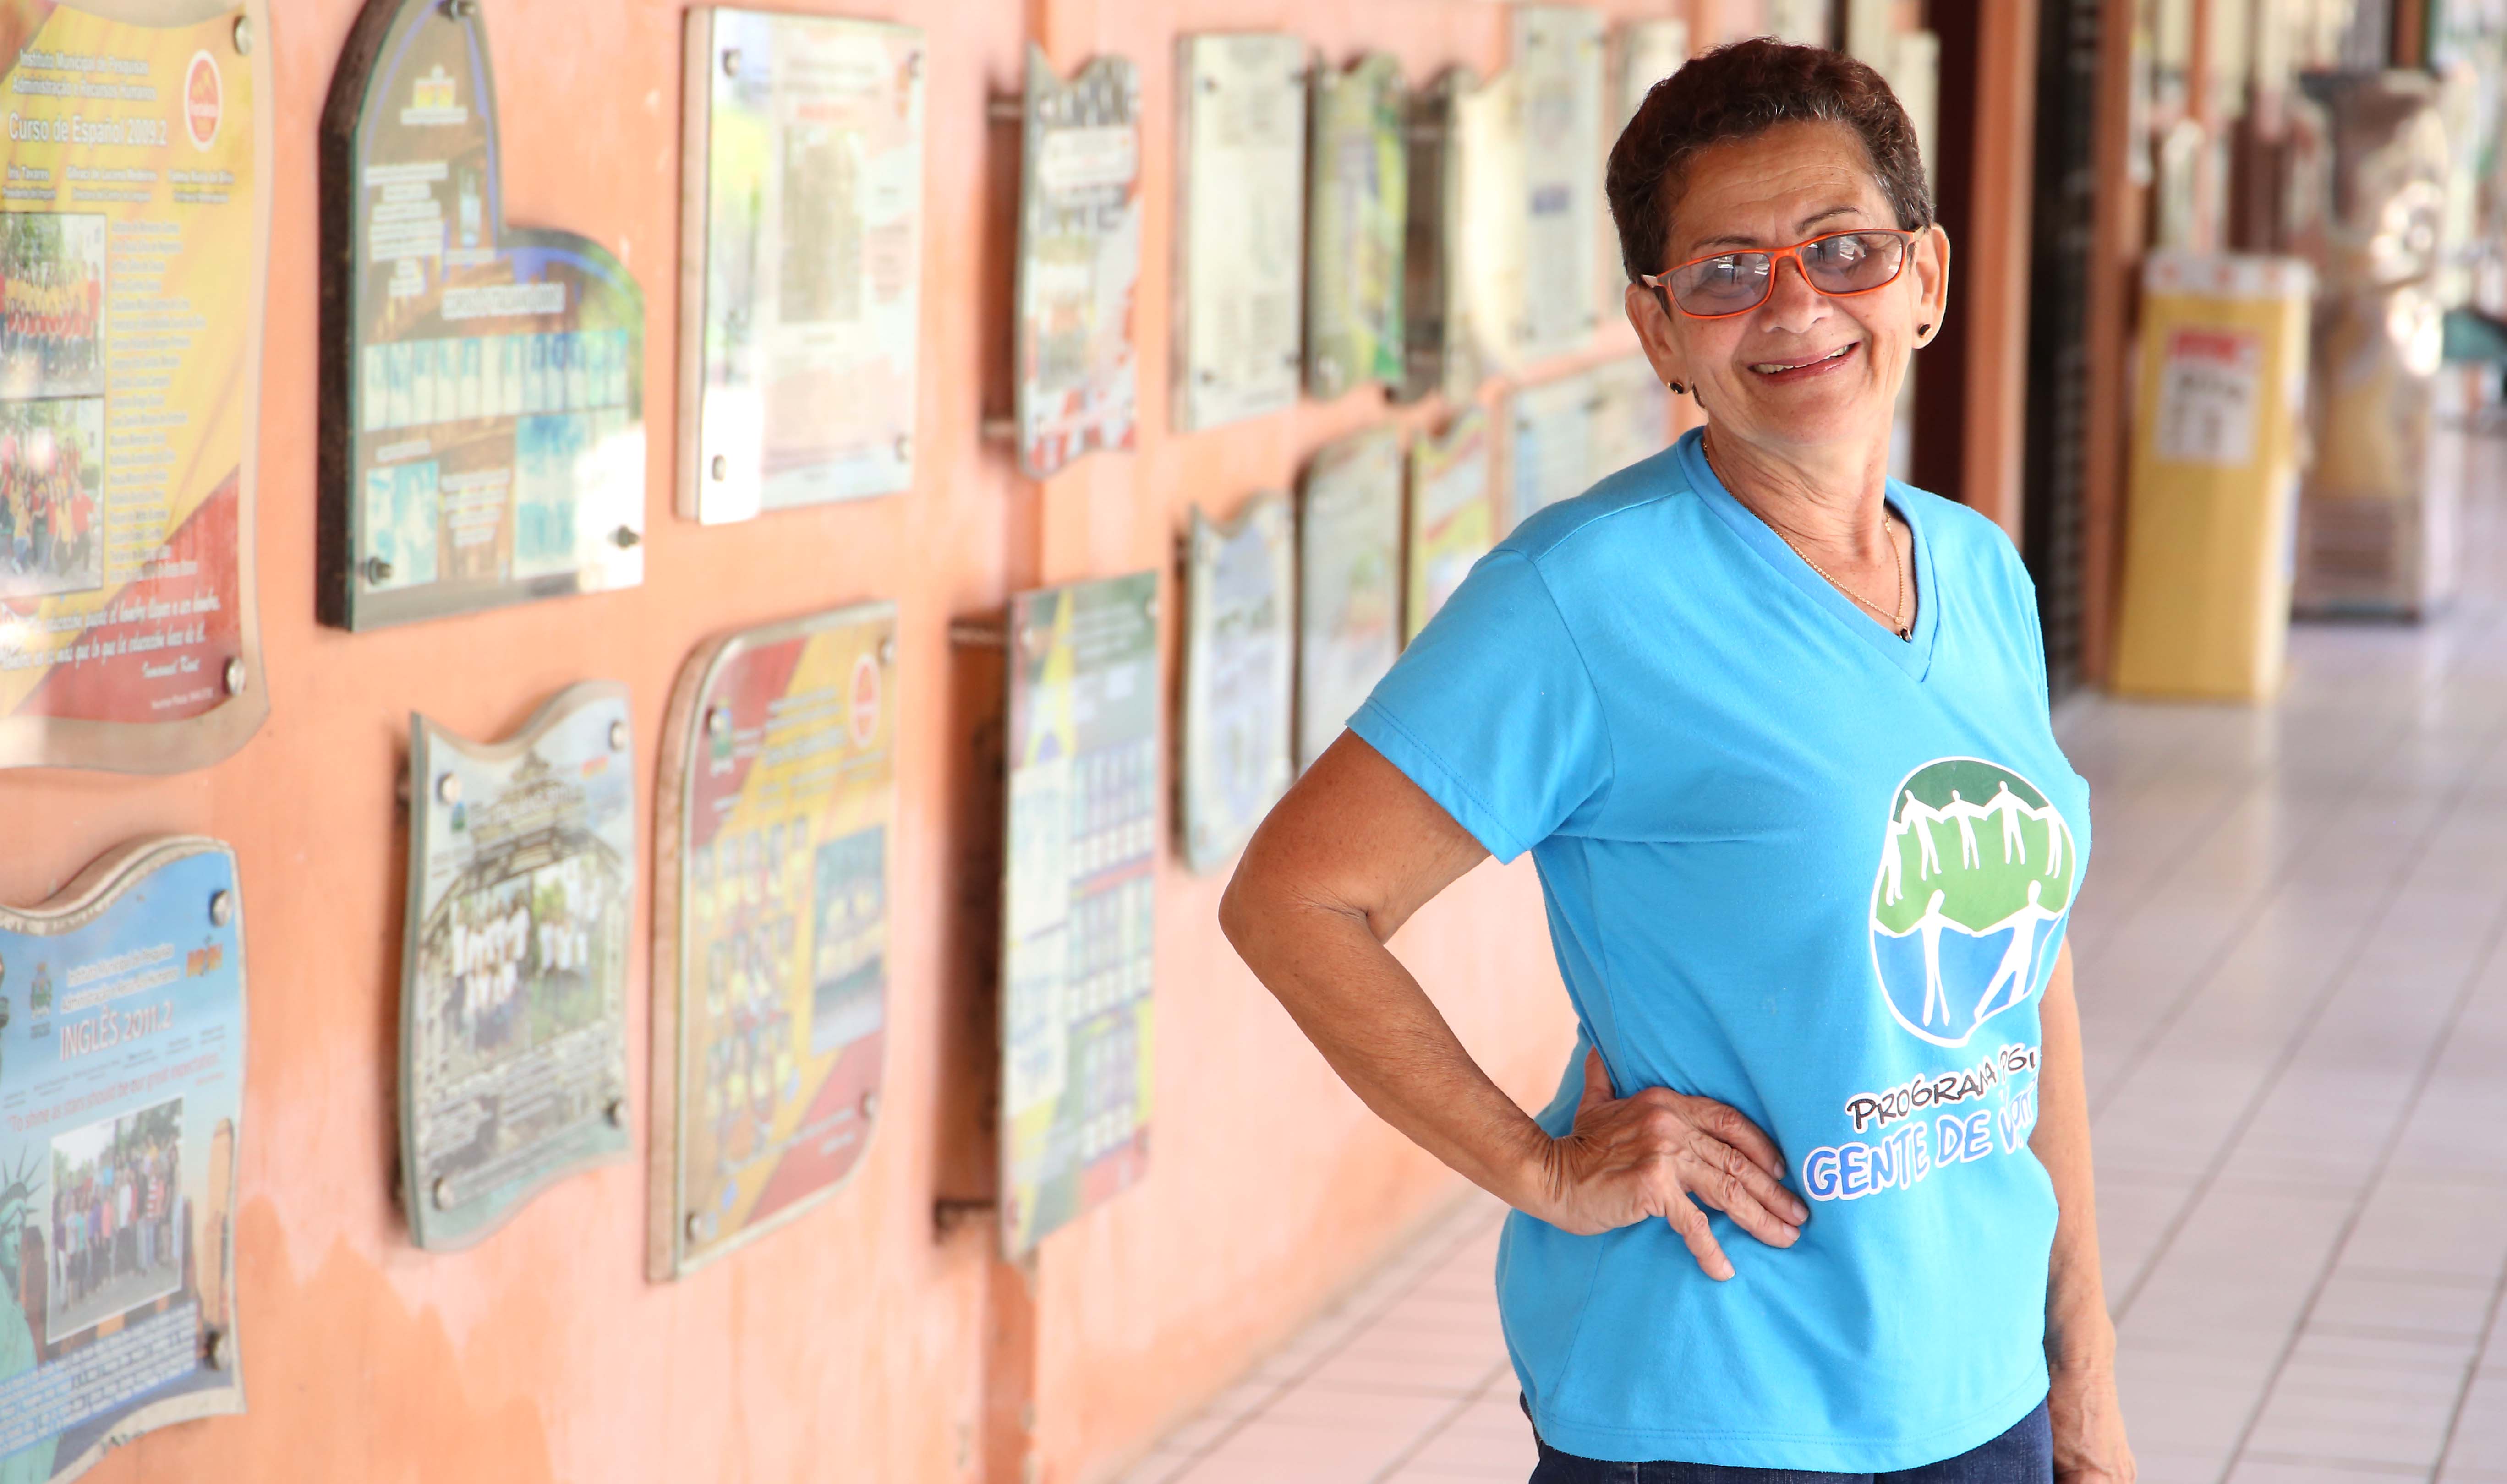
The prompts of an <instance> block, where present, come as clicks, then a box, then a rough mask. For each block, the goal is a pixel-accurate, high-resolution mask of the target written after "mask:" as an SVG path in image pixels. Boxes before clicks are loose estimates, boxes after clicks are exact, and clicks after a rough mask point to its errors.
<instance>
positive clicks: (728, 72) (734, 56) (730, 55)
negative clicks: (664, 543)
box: [714, 47, 740, 479]
mask: <svg viewBox="0 0 2507 1484" xmlns="http://www.w3.org/2000/svg"><path fill="white" fill-rule="evenodd" d="M722 75H723V76H725V77H738V76H740V49H739V48H738V47H725V48H723V49H722ZM721 477H722V476H721V475H719V474H717V475H715V476H714V478H716V479H720V478H721Z"/></svg>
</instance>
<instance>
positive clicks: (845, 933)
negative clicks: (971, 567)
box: [653, 603, 896, 1278]
mask: <svg viewBox="0 0 2507 1484" xmlns="http://www.w3.org/2000/svg"><path fill="white" fill-rule="evenodd" d="M895 633H896V610H895V607H894V605H893V604H889V603H877V604H867V605H863V606H860V607H854V608H846V609H840V610H837V611H835V612H832V613H824V614H818V615H815V616H813V617H810V618H806V619H800V620H796V621H793V622H790V623H784V624H777V625H773V626H770V627H768V628H764V629H757V630H750V631H748V632H746V633H740V634H735V635H733V636H732V637H731V638H729V639H727V640H723V641H721V642H719V643H718V644H716V645H714V646H711V647H710V648H709V650H708V651H705V652H701V653H700V654H699V655H698V657H697V659H696V660H695V661H694V662H692V663H691V664H690V666H689V667H688V670H687V671H686V672H685V675H684V677H683V679H682V681H681V694H680V697H679V704H678V705H677V706H674V707H673V717H674V725H673V731H674V732H675V733H676V734H677V737H676V742H677V743H678V745H679V747H680V748H681V751H680V753H679V754H678V758H677V763H678V767H679V771H680V778H679V782H678V787H677V795H676V796H677V799H678V819H677V826H678V834H677V848H676V851H675V854H676V856H677V869H676V871H675V873H674V875H675V878H676V879H675V882H673V883H670V884H668V885H669V886H671V887H675V891H676V902H675V911H672V903H671V902H669V901H668V900H667V899H666V900H665V902H664V903H663V904H662V910H661V911H660V912H659V913H657V919H658V920H659V921H660V922H661V923H663V931H664V932H665V933H666V934H673V935H674V936H675V955H672V953H670V952H665V953H662V954H658V955H656V961H657V962H660V963H663V964H670V963H672V961H673V959H675V963H676V967H677V985H678V989H677V995H676V1002H675V1005H668V1004H666V1005H665V1006H663V1007H662V1015H663V1025H662V1028H661V1029H660V1030H657V1032H656V1033H657V1038H658V1039H659V1040H660V1043H661V1044H662V1045H663V1046H664V1047H666V1048H667V1047H669V1046H670V1045H671V1037H670V1033H669V1032H670V1030H671V1028H672V1027H675V1031H676V1036H675V1039H676V1051H675V1055H674V1056H673V1057H672V1063H674V1066H673V1067H672V1071H671V1072H670V1073H668V1075H669V1076H670V1077H671V1079H672V1080H671V1086H672V1091H673V1093H674V1096H670V1097H658V1096H657V1098H656V1100H655V1101H656V1103H657V1104H658V1105H660V1106H661V1107H663V1108H664V1110H665V1112H664V1116H665V1117H666V1118H667V1119H670V1120H672V1123H674V1125H675V1126H674V1127H671V1128H667V1129H666V1130H665V1131H664V1132H663V1134H662V1136H661V1137H658V1138H656V1139H655V1140H654V1158H655V1161H656V1164H657V1166H660V1167H661V1168H660V1169H659V1170H658V1171H657V1174H659V1175H660V1176H662V1177H659V1178H656V1179H655V1180H654V1182H653V1190H654V1198H655V1200H656V1202H657V1203H661V1202H668V1203H670V1206H669V1209H668V1211H667V1213H663V1212H657V1231H656V1237H657V1240H656V1242H655V1244H654V1250H653V1267H654V1271H655V1275H656V1276H657V1277H663V1278H668V1277H672V1276H675V1275H677V1274H679V1273H682V1272H685V1271H686V1270H687V1269H688V1268H690V1267H693V1266H695V1265H696V1264H698V1263H701V1262H703V1261H705V1260H707V1259H708V1258H710V1257H712V1256H714V1255H715V1254H716V1253H718V1252H721V1251H723V1250H725V1249H729V1248H731V1247H734V1246H736V1245H738V1244H739V1243H741V1242H743V1241H745V1240H746V1239H747V1238H749V1237H752V1236H755V1235H756V1234H757V1233H759V1232H761V1231H763V1230H765V1229H766V1228H768V1227H770V1226H773V1225H775V1224H777V1223H778V1222H780V1221H781V1220H782V1219H783V1218H785V1217H787V1216H789V1215H791V1214H792V1213H795V1212H797V1211H799V1210H800V1209H801V1208H803V1207H804V1206H807V1205H809V1204H810V1203H811V1202H812V1201H814V1200H816V1199H817V1198H818V1197H821V1196H823V1195H825V1194H826V1193H827V1192H828V1191H829V1190H831V1189H832V1188H833V1187H834V1186H835V1185H836V1184H838V1183H839V1182H840V1181H842V1180H843V1179H844V1177H845V1176H847V1175H849V1174H851V1173H852V1171H853V1168H854V1164H855V1163H856V1162H858V1161H859V1160H860V1158H861V1155H862V1150H863V1147H864V1145H865V1144H866V1143H867V1142H868V1140H869V1138H870V1132H871V1127H872V1124H873V1122H874V1121H875V1119H876V1118H877V1116H878V1111H879V1101H878V1095H879V1084H880V1068H881V1050H882V1046H883V1043H884V1041H885V1039H886V1036H885V1029H886V1026H887V1021H888V1014H887V999H888V946H889V913H888V857H889V836H890V824H891V821H892V819H893V818H894V814H895V787H894V779H895V764H894V756H895V736H896V706H895V699H894V680H895V664H894V656H895ZM666 797H667V795H666ZM665 858H666V859H667V858H669V855H668V853H667V852H666V855H665ZM666 1055H668V1053H667V1052H666ZM664 1065H670V1064H664ZM663 1222H667V1227H668V1230H667V1232H664V1231H661V1230H659V1229H658V1227H659V1226H660V1224H661V1223H663ZM664 1237H667V1241H664V1240H659V1239H661V1238H664Z"/></svg>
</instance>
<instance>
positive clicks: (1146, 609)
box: [1141, 595, 1158, 624]
mask: <svg viewBox="0 0 2507 1484" xmlns="http://www.w3.org/2000/svg"><path fill="white" fill-rule="evenodd" d="M1141 617H1143V618H1144V619H1147V620H1148V621H1149V622H1150V623H1153V624H1154V623H1156V622H1157V621H1158V600H1157V597H1156V596H1155V595H1151V596H1150V597H1144V598H1142V599H1141Z"/></svg>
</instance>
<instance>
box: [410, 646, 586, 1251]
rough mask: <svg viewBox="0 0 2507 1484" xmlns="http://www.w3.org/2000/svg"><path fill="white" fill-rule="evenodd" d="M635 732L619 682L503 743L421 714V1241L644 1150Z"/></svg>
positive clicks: (417, 1086) (413, 1027) (413, 889)
mask: <svg viewBox="0 0 2507 1484" xmlns="http://www.w3.org/2000/svg"><path fill="white" fill-rule="evenodd" d="M632 738H633V734H632V728H631V727H630V726H629V723H628V715H627V688H626V687H625V686H623V685H620V684H618V683H616V682H614V681H586V682H584V683H582V684H579V685H573V686H569V687H567V688H566V689H565V690H563V691H561V692H559V693H558V694H557V695H556V696H555V697H553V698H551V699H550V701H549V702H548V704H547V705H545V706H541V707H540V708H539V710H538V711H537V712H536V713H535V714H533V715H532V717H531V719H530V720H529V721H527V722H526V723H524V725H523V728H522V730H520V731H519V732H516V733H515V734H514V735H513V736H512V737H509V738H507V739H505V740H504V741H502V742H485V743H482V742H469V741H467V740H465V739H463V738H459V737H456V736H454V734H452V733H450V732H447V731H446V730H444V729H443V728H442V727H440V726H438V725H436V724H435V723H434V722H432V721H430V720H428V719H427V718H426V717H424V716H412V717H411V718H410V750H409V757H410V790H409V793H410V807H409V809H410V819H409V917H408V926H407V928H406V930H405V932H404V934H403V941H402V951H401V1074H400V1104H401V1106H400V1114H401V1117H400V1131H401V1151H400V1158H401V1176H402V1195H401V1202H402V1209H403V1210H404V1211H405V1212H406V1213H407V1214H408V1217H409V1230H410V1240H412V1241H413V1242H416V1243H417V1244H418V1246H419V1247H422V1248H426V1249H431V1250H444V1249H453V1248H460V1247H467V1246H469V1245H470V1244H471V1243H474V1242H477V1241H479V1240H480V1239H481V1238H483V1237H485V1236H487V1235H488V1234H489V1233H490V1232H491V1231H493V1230H495V1228H496V1227H497V1226H498V1225H500V1224H502V1223H503V1221H504V1220H505V1218H506V1217H507V1216H509V1215H511V1214H512V1213H514V1211H515V1210H516V1209H518V1208H519V1207H521V1206H522V1205H523V1204H524V1203H525V1202H526V1201H527V1200H529V1199H530V1198H531V1197H532V1196H533V1195H535V1194H537V1193H538V1192H539V1191H540V1190H541V1189H543V1188H545V1187H546V1186H548V1185H550V1184H552V1183H554V1182H556V1181H557V1180H559V1179H562V1178H563V1177H564V1176H567V1175H570V1174H573V1173H574V1172H575V1171H577V1170H580V1169H584V1168H586V1167H588V1166H591V1165H596V1164H601V1163H605V1162H607V1161H610V1160H613V1159H618V1158H621V1157H623V1156H624V1155H625V1153H626V1151H627V948H628V941H627V940H628V928H629V926H630V921H629V920H630V918H631V916H632V914H633V912H634V909H635V900H636V887H635V874H636V800H635V787H636V766H635V756H634V753H633V752H632V750H631V743H632Z"/></svg>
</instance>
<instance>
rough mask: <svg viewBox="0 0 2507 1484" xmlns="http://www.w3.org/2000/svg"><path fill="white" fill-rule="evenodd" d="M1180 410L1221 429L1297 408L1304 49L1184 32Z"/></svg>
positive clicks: (1286, 39)
mask: <svg viewBox="0 0 2507 1484" xmlns="http://www.w3.org/2000/svg"><path fill="white" fill-rule="evenodd" d="M1176 46H1177V50H1178V52H1179V56H1178V58H1177V62H1178V66H1177V72H1178V75H1179V76H1180V77H1181V79H1182V80H1183V82H1182V87H1181V92H1182V94H1183V149H1182V179H1181V181H1180V182H1179V190H1180V194H1181V196H1182V198H1183V221H1182V230H1181V234H1180V242H1181V265H1180V266H1181V270H1182V271H1181V273H1180V274H1179V275H1178V277H1179V279H1180V283H1179V287H1178V295H1177V306H1176V307H1177V309H1178V311H1179V312H1178V314H1177V316H1176V342H1177V344H1176V357H1175V366H1176V415H1177V421H1178V425H1179V426H1181V427H1182V428H1184V429H1186V430H1190V429H1194V428H1206V427H1217V426H1218V425H1219V424H1220V423H1224V422H1236V421H1241V420H1242V419H1244V418H1247V417H1258V416H1262V415H1263V414H1265V413H1276V412H1280V411H1282V410H1283V409H1286V408H1289V407H1293V406H1295V405H1296V401H1297V380H1298V371H1299V368H1300V366H1301V364H1302V360H1301V357H1300V354H1299V352H1298V348H1297V337H1298V332H1299V330H1300V329H1301V328H1302V326H1303V315H1304V312H1305V311H1304V308H1303V304H1304V301H1303V299H1302V297H1301V296H1302V293H1303V290H1304V284H1305V278H1304V274H1303V271H1302V270H1303V268H1304V252H1305V230H1306V229H1305V205H1306V46H1305V43H1304V42H1302V41H1299V40H1298V39H1297V38H1295V37H1294V36H1281V35H1270V34H1253V33H1244V34H1233V35H1217V36H1187V37H1184V38H1183V39H1182V40H1181V41H1179V42H1178V43H1177V44H1176Z"/></svg>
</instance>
